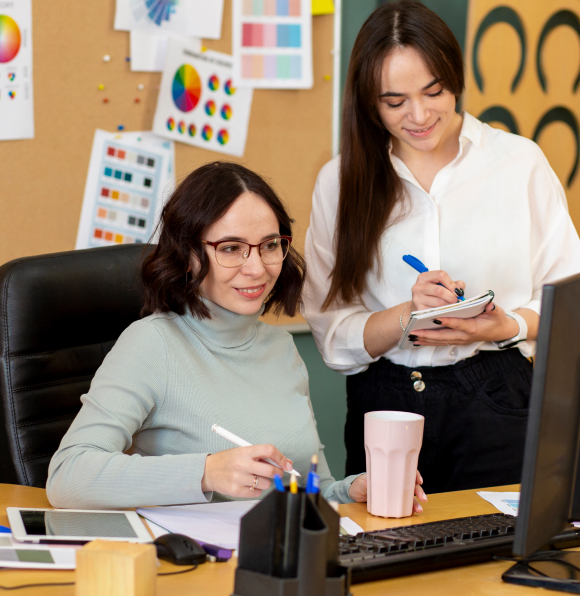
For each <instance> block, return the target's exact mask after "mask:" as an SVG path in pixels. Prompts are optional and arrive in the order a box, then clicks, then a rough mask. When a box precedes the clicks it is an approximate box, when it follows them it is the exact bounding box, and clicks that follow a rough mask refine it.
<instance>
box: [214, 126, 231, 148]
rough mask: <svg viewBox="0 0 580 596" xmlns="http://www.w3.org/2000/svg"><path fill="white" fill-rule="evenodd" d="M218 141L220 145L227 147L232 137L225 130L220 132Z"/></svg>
mask: <svg viewBox="0 0 580 596" xmlns="http://www.w3.org/2000/svg"><path fill="white" fill-rule="evenodd" d="M217 140H218V143H219V144H220V145H225V144H226V143H227V142H228V141H229V140H230V135H229V134H228V131H227V130H226V129H225V128H222V129H221V130H220V131H219V132H218V136H217Z"/></svg>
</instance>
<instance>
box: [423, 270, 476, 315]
mask: <svg viewBox="0 0 580 596" xmlns="http://www.w3.org/2000/svg"><path fill="white" fill-rule="evenodd" d="M439 284H443V285H442V286H440V285H439ZM443 286H444V287H443ZM457 289H458V290H459V292H460V294H457V293H456V292H455V290H457ZM463 290H465V282H463V281H453V280H452V279H451V277H449V275H448V274H447V272H445V271H427V272H425V273H420V274H419V276H418V277H417V281H416V282H415V285H414V286H413V287H412V288H411V293H412V295H413V300H412V302H411V310H412V311H413V310H424V309H426V308H436V307H440V306H445V305H447V304H455V303H456V302H457V297H458V296H460V295H461V296H462V295H463Z"/></svg>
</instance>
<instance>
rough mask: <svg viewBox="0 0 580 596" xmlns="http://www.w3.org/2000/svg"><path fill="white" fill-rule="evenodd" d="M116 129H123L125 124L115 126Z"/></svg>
mask: <svg viewBox="0 0 580 596" xmlns="http://www.w3.org/2000/svg"><path fill="white" fill-rule="evenodd" d="M117 130H125V126H124V125H123V124H119V126H117Z"/></svg>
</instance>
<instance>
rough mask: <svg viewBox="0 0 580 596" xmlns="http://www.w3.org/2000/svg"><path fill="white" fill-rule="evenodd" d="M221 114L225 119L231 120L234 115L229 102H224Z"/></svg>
mask: <svg viewBox="0 0 580 596" xmlns="http://www.w3.org/2000/svg"><path fill="white" fill-rule="evenodd" d="M220 114H221V115H222V118H223V119H224V120H229V119H230V118H231V117H232V108H231V106H229V105H228V104H227V103H224V105H223V106H222V109H221V111H220Z"/></svg>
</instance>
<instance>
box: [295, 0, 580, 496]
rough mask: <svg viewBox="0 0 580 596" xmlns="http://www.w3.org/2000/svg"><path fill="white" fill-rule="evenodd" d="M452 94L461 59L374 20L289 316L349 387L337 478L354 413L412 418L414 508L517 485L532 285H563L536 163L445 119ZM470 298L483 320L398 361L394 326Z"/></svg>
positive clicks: (570, 235) (354, 467) (420, 340)
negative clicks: (417, 492) (426, 498)
mask: <svg viewBox="0 0 580 596" xmlns="http://www.w3.org/2000/svg"><path fill="white" fill-rule="evenodd" d="M463 88H464V78H463V60H462V56H461V49H460V47H459V44H458V43H457V41H456V39H455V38H454V37H453V34H452V33H451V31H450V30H449V28H448V27H447V25H446V24H445V23H444V22H443V21H442V20H441V19H440V18H439V17H438V16H437V15H436V14H434V13H433V12H431V11H430V10H429V9H427V8H426V7H425V6H424V5H423V4H421V3H419V2H411V1H403V2H398V3H389V4H385V5H383V6H381V7H380V8H378V9H377V10H376V11H375V12H374V13H373V14H372V15H371V16H370V17H369V19H368V20H367V21H366V23H365V24H364V25H363V27H362V29H361V31H360V33H359V35H358V37H357V40H356V42H355V45H354V48H353V52H352V56H351V61H350V65H349V70H348V78H347V83H346V89H345V95H344V108H343V118H342V140H341V155H340V156H339V157H337V158H335V159H333V160H332V161H331V162H329V163H328V164H326V165H325V166H324V167H323V168H322V170H321V172H320V174H319V176H318V180H317V183H316V187H315V190H314V197H313V206H312V216H311V222H310V228H309V230H308V234H307V239H306V258H307V263H308V272H309V273H308V277H307V287H306V292H305V317H306V319H307V321H308V323H309V324H310V326H311V328H312V332H313V334H314V338H315V340H316V342H317V345H318V348H319V350H320V351H321V353H322V355H323V357H324V360H325V362H326V364H327V365H328V366H330V367H331V368H333V369H335V370H337V371H339V372H342V373H343V374H346V375H348V377H347V404H348V413H347V420H346V427H345V443H346V448H347V464H346V473H347V474H353V473H359V472H363V471H364V470H365V467H366V466H365V452H364V414H365V412H368V411H373V410H403V411H410V412H416V413H419V414H422V415H424V416H425V432H424V438H423V447H422V450H421V455H420V458H419V468H420V470H421V473H422V475H423V477H424V480H425V482H424V488H425V489H426V491H427V492H440V491H449V490H461V489H467V488H475V487H482V486H496V485H501V484H509V483H515V482H518V481H519V478H520V472H521V463H522V456H523V445H524V438H525V431H526V421H527V411H528V410H527V408H528V401H529V394H530V385H531V377H532V364H531V362H530V360H529V358H528V357H530V356H533V354H534V350H535V341H533V340H534V339H535V338H536V336H537V330H538V323H539V312H540V297H541V290H542V285H543V284H544V283H547V282H550V281H553V280H556V279H559V278H562V277H566V276H568V275H571V274H574V273H577V272H579V271H580V242H579V239H578V235H577V233H576V231H575V229H574V226H573V224H572V221H571V220H570V217H569V215H568V209H567V204H566V196H565V194H564V190H563V188H562V186H561V184H560V182H559V181H558V179H557V177H556V175H555V174H554V172H553V170H552V169H551V168H550V166H549V164H548V162H547V160H546V158H545V157H544V155H543V153H542V151H541V150H540V149H539V147H538V146H537V145H536V144H535V143H533V142H532V141H530V140H528V139H525V138H522V137H519V136H516V135H512V134H508V133H505V132H503V131H501V130H496V129H493V128H490V127H489V126H487V125H486V124H483V123H482V122H480V121H479V120H477V119H476V118H474V117H473V116H471V115H470V114H468V113H466V112H463V113H457V112H456V111H455V107H456V103H457V100H458V99H459V97H460V95H461V93H462V91H463ZM406 254H412V255H414V256H415V257H417V258H418V259H420V260H421V261H423V262H424V263H425V265H426V266H427V267H428V268H429V272H427V273H421V274H420V275H418V276H417V273H416V272H415V271H414V270H413V269H411V268H410V267H409V266H408V265H407V264H406V263H405V262H403V260H402V256H403V255H406ZM461 280H462V281H461ZM486 290H493V291H494V292H495V301H494V304H493V305H492V304H490V305H488V307H487V309H486V312H485V313H484V314H482V315H480V316H478V317H475V318H472V319H466V320H462V319H457V318H441V319H440V320H436V321H434V322H435V323H436V324H441V327H442V328H441V330H435V331H417V332H416V333H415V335H414V336H411V339H412V342H413V344H414V346H415V347H413V348H412V349H410V350H399V349H398V348H397V343H398V341H399V338H400V336H401V333H402V328H404V326H405V325H406V324H407V322H408V320H409V315H410V313H411V311H415V310H422V309H425V308H431V307H437V306H442V305H445V304H449V303H454V302H456V301H457V296H458V295H463V293H464V291H465V293H466V295H467V296H469V297H470V296H475V295H478V294H480V293H482V292H485V291H486ZM504 340H510V341H508V342H507V343H508V344H509V345H510V346H511V347H510V349H500V348H499V346H498V345H497V344H498V343H500V342H502V341H504Z"/></svg>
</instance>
